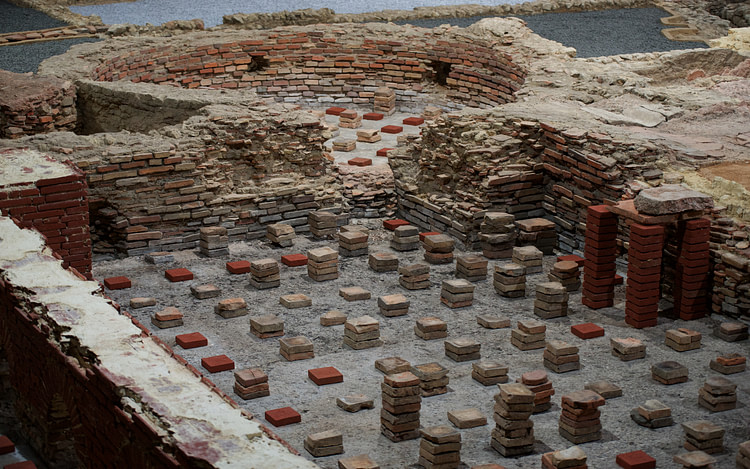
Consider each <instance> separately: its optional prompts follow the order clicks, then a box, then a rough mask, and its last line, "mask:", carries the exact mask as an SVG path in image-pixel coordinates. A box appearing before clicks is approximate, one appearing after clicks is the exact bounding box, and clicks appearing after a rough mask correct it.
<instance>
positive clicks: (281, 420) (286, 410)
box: [265, 407, 302, 427]
mask: <svg viewBox="0 0 750 469" xmlns="http://www.w3.org/2000/svg"><path fill="white" fill-rule="evenodd" d="M265 417H266V420H267V421H268V423H270V424H271V425H273V426H274V427H283V426H284V425H290V424H292V423H299V422H301V421H302V416H301V415H300V414H299V412H297V411H296V410H294V409H292V408H291V407H282V408H280V409H273V410H267V411H266V416H265Z"/></svg>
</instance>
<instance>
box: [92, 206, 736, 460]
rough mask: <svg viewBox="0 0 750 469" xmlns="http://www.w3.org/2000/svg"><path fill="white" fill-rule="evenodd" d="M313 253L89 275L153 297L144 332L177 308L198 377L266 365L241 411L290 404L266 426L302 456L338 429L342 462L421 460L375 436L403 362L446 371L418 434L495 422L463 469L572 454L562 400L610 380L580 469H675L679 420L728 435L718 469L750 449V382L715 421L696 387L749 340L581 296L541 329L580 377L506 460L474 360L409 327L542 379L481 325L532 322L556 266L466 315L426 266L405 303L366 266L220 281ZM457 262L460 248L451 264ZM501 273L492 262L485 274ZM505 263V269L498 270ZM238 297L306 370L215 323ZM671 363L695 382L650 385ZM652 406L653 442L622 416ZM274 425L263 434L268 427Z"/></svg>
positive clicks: (469, 447) (142, 265) (228, 375)
mask: <svg viewBox="0 0 750 469" xmlns="http://www.w3.org/2000/svg"><path fill="white" fill-rule="evenodd" d="M355 222H357V223H364V224H366V225H368V226H370V227H371V228H374V230H373V231H372V232H371V238H370V240H371V247H370V252H377V251H387V252H391V250H390V248H389V247H388V240H389V239H390V233H389V232H386V231H384V230H383V229H382V228H381V227H380V226H381V221H380V220H374V219H371V220H356V221H355ZM318 246H331V247H334V248H335V247H336V242H335V241H333V240H322V241H316V240H312V239H310V238H307V237H304V236H298V237H297V238H296V239H295V242H294V246H293V247H290V248H275V247H272V246H270V245H269V244H268V243H266V242H265V241H262V240H258V241H253V242H247V243H234V244H231V245H230V256H229V258H219V259H206V258H203V257H199V256H198V255H197V251H186V252H180V253H175V258H176V260H175V262H174V263H173V264H169V265H163V266H155V265H151V264H147V263H146V262H145V261H144V259H143V258H142V257H133V258H128V259H122V260H114V261H105V262H97V263H96V264H95V269H94V273H95V277H96V278H97V279H99V280H102V279H103V278H106V277H110V276H117V275H126V276H129V277H130V278H131V279H132V280H133V287H132V288H130V289H128V290H119V291H112V292H109V291H108V292H107V293H108V294H109V295H111V296H112V298H113V299H115V300H116V301H118V302H119V303H120V304H121V305H122V306H123V307H124V308H125V309H128V303H129V300H130V298H132V297H142V296H153V297H155V298H157V299H158V304H157V306H155V307H152V308H145V309H140V310H135V311H131V313H132V314H133V315H134V316H135V317H136V318H137V319H138V320H139V321H141V322H142V323H143V324H147V325H150V316H151V315H152V314H153V313H154V312H155V311H158V310H160V309H161V308H164V307H167V306H175V307H177V308H178V309H180V310H181V311H182V312H183V313H184V314H185V324H184V325H183V326H181V327H177V328H173V329H164V330H160V329H155V330H154V333H155V335H156V336H158V337H159V338H161V339H162V340H164V341H166V342H167V343H169V344H171V345H173V346H175V349H176V352H177V353H180V354H181V355H183V356H184V357H185V358H186V359H187V360H188V361H189V362H190V363H191V364H193V365H194V366H196V367H197V368H198V369H201V370H202V371H205V370H203V369H202V367H201V365H200V360H201V358H202V357H208V356H212V355H218V354H227V355H228V356H229V357H230V358H232V359H233V360H234V361H235V363H236V366H237V367H238V368H245V367H254V366H258V367H261V368H262V369H263V370H264V371H265V372H266V373H267V374H268V376H269V381H270V389H271V395H270V396H268V397H263V398H260V399H256V400H250V401H242V400H241V399H238V401H239V402H240V404H241V405H242V406H243V407H244V408H246V409H247V410H249V411H250V412H252V413H253V414H254V415H256V417H257V418H259V419H261V421H263V422H264V423H266V422H265V421H264V420H263V415H264V412H265V411H266V410H269V409H275V408H279V407H285V406H291V407H292V408H294V409H296V410H297V411H298V412H299V413H300V414H301V415H302V422H301V423H299V424H294V425H290V426H286V427H280V428H274V427H271V428H272V429H273V430H274V431H275V432H277V433H278V434H279V435H280V436H281V437H282V438H284V439H286V440H287V441H288V442H289V443H290V444H291V445H292V446H293V447H295V448H296V449H298V450H299V451H300V452H301V453H302V454H303V455H305V456H307V457H309V458H311V459H312V457H311V456H310V455H309V454H308V453H307V452H306V451H305V450H304V449H303V445H302V443H303V440H304V438H305V436H306V435H308V434H310V433H314V432H319V431H324V430H328V429H338V430H340V431H341V432H342V433H343V435H344V449H345V454H344V456H353V455H357V454H361V453H367V454H369V455H370V456H371V457H372V458H373V459H374V460H375V461H376V462H378V463H379V464H380V466H381V467H382V468H403V467H411V465H413V464H415V463H416V461H417V456H418V441H417V440H414V441H407V442H402V443H392V442H390V440H388V439H386V438H385V437H384V436H382V435H381V434H380V431H379V413H380V407H381V403H380V383H381V382H382V381H383V375H382V374H381V373H380V372H379V371H377V370H376V369H375V368H374V362H375V360H376V359H378V358H383V357H389V356H400V357H402V358H404V359H406V360H408V361H409V362H411V363H412V364H421V363H428V362H432V361H437V362H439V363H441V364H442V365H443V366H445V367H447V368H449V369H450V372H449V375H448V376H449V377H450V384H449V392H448V393H447V394H444V395H440V396H434V397H428V398H424V399H423V402H422V410H421V424H422V426H423V427H424V426H431V425H437V424H448V425H450V423H449V422H448V419H447V415H446V414H447V412H448V411H449V410H455V409H462V408H467V407H477V408H479V409H480V410H481V411H482V412H483V413H484V414H485V415H486V416H487V418H488V421H489V422H490V423H489V424H488V425H486V426H483V427H477V428H473V429H469V430H462V431H461V433H462V438H463V448H462V451H461V456H462V461H463V463H464V464H465V466H462V467H471V466H473V465H478V464H486V463H490V462H494V463H498V464H500V465H503V466H505V467H506V468H509V469H511V468H517V469H525V468H529V469H530V468H538V467H540V457H541V453H543V452H546V451H550V450H557V449H563V448H567V447H569V446H572V444H571V443H569V442H568V441H567V440H565V439H563V438H562V437H561V436H559V434H558V431H557V427H558V425H557V422H558V419H559V415H560V399H561V396H562V395H564V394H566V393H569V392H572V391H576V390H580V389H583V387H584V385H585V384H586V383H588V382H591V381H595V380H599V379H607V380H610V381H611V382H613V383H615V384H617V385H619V386H620V387H621V388H622V389H623V393H624V395H623V396H622V397H620V398H615V399H611V400H608V401H607V404H606V405H605V406H604V407H602V408H601V411H602V417H601V420H602V424H603V428H604V432H603V439H602V440H601V441H598V442H592V443H586V444H583V445H581V446H582V448H583V449H584V451H585V452H586V453H587V454H588V457H589V467H592V468H596V469H609V468H614V467H616V466H615V463H614V460H615V456H616V455H617V454H619V453H624V452H629V451H634V450H637V449H642V450H644V451H646V452H647V453H649V454H650V455H651V456H653V457H654V458H656V460H657V463H658V467H665V468H666V467H674V463H672V457H673V455H675V454H678V453H681V452H684V451H685V450H684V449H682V443H683V442H684V434H683V431H682V429H681V427H680V425H679V424H680V423H681V422H685V421H689V420H696V419H707V420H710V421H712V422H714V423H716V424H719V425H722V426H723V427H724V428H725V429H726V436H725V439H724V444H725V447H726V450H725V451H724V452H723V453H721V454H719V455H717V458H718V460H719V463H718V464H717V465H716V468H717V469H729V468H733V467H734V462H733V461H734V455H735V453H736V451H737V445H738V444H739V443H740V442H742V441H745V440H748V439H750V412H749V411H748V404H750V374H749V373H748V372H747V371H746V372H743V373H741V374H735V375H730V376H728V377H727V378H729V379H730V380H732V381H734V382H735V383H737V384H738V391H737V393H738V399H739V404H738V406H737V408H736V409H734V410H731V411H726V412H720V413H716V414H711V413H709V412H708V411H707V410H705V409H703V408H701V407H699V406H698V389H699V388H700V387H701V386H702V385H703V383H704V381H705V379H706V378H708V377H710V376H716V375H717V373H715V372H714V371H712V370H710V369H709V367H708V363H709V360H710V359H712V358H715V357H716V356H717V355H720V354H723V353H728V352H739V353H742V354H744V355H746V356H747V355H748V352H750V345H749V343H748V341H744V342H741V343H727V342H724V341H721V340H719V339H717V338H715V337H713V336H712V335H711V332H712V330H713V328H714V327H715V326H716V325H717V324H718V323H719V322H722V321H725V320H726V318H723V317H721V316H712V317H710V318H705V319H702V320H698V321H691V322H685V321H679V320H678V321H673V320H670V319H666V318H660V319H659V324H658V326H656V327H653V328H649V329H643V330H636V329H633V328H631V327H629V326H627V325H626V324H625V323H624V320H623V319H624V299H623V297H624V294H623V288H624V287H622V286H620V287H618V290H617V301H616V304H615V307H613V308H606V309H603V310H598V311H594V310H591V309H589V308H587V307H584V306H582V305H581V302H580V293H574V294H572V295H571V298H570V302H569V315H568V316H567V317H563V318H557V319H552V320H547V321H545V322H546V324H547V338H548V339H561V340H564V341H567V342H569V343H571V344H574V345H577V346H579V347H580V356H581V363H582V369H581V370H580V371H575V372H571V373H565V374H555V373H553V372H549V377H550V380H551V382H552V384H553V386H554V389H555V395H554V396H553V397H552V402H553V406H552V409H551V410H549V411H547V412H545V413H542V414H538V415H533V416H532V418H531V420H532V421H533V422H534V432H535V437H536V444H535V452H534V454H533V455H529V456H524V457H520V458H515V459H506V458H503V457H502V456H500V455H499V454H498V453H496V452H495V451H494V450H492V449H491V448H490V446H489V442H490V432H491V430H492V428H493V424H492V408H493V404H494V401H493V396H494V394H496V393H497V388H496V387H495V386H488V387H484V386H482V385H480V384H479V383H477V382H476V381H474V380H472V378H471V375H470V374H471V362H467V363H455V362H453V361H452V360H450V359H448V358H446V357H445V355H444V344H443V340H432V341H423V340H422V339H420V338H418V337H416V336H415V334H414V332H413V327H414V324H415V321H416V319H418V318H420V317H424V316H437V317H439V318H441V319H443V320H445V321H446V322H447V323H448V332H449V338H451V337H453V338H455V337H460V336H469V337H472V338H473V339H475V340H477V341H479V342H481V344H482V350H481V353H482V358H487V359H496V360H500V361H502V362H505V363H506V364H507V365H508V366H509V367H510V371H509V376H510V378H511V380H515V379H516V378H518V377H520V375H521V374H522V373H524V372H526V371H530V370H534V369H540V368H542V367H543V365H542V350H536V351H528V352H522V351H520V350H518V349H516V348H515V347H513V346H512V345H511V344H510V329H497V330H489V329H484V328H482V327H480V326H479V325H478V324H477V322H476V316H477V315H479V314H496V315H504V316H507V317H509V318H510V319H511V323H512V326H513V327H515V323H516V322H517V321H518V320H520V319H529V318H536V316H535V315H534V314H533V306H532V305H533V298H534V285H536V284H537V283H539V282H542V281H547V274H546V272H548V271H549V269H550V267H551V264H552V263H553V262H554V260H555V259H554V256H547V257H546V258H545V273H544V274H534V275H530V276H529V277H528V287H527V296H526V298H522V299H516V300H509V299H505V298H502V297H499V296H498V295H497V294H496V293H495V291H494V289H493V288H492V283H491V280H490V279H489V278H488V280H485V281H481V282H477V283H476V291H475V299H474V304H473V305H472V306H470V307H465V308H461V309H456V310H453V309H449V308H447V307H446V306H444V305H442V304H441V303H440V300H439V297H440V282H441V281H442V280H444V279H449V278H453V277H454V270H455V265H454V264H449V265H442V266H431V269H430V273H431V282H432V286H431V287H430V288H429V289H426V290H419V291H407V290H405V289H403V288H402V287H400V286H399V285H398V275H397V274H396V273H394V272H389V273H376V272H374V271H372V270H370V269H369V268H368V267H367V257H366V256H364V257H357V258H341V259H340V277H339V278H338V279H337V280H333V281H327V282H322V283H318V282H314V281H312V280H311V279H309V277H308V276H307V271H306V268H305V267H295V268H290V267H286V266H284V265H282V268H281V287H279V288H275V289H271V290H263V291H260V290H256V289H254V288H252V287H251V286H250V285H249V284H248V280H247V277H246V276H245V275H231V274H229V273H228V272H227V271H226V269H225V263H226V262H227V261H229V260H241V259H245V260H251V259H258V258H264V257H272V258H275V259H277V260H278V259H280V257H281V255H283V254H290V253H297V252H301V253H305V252H306V251H307V250H308V249H310V248H313V247H318ZM460 253H461V250H460V249H457V251H456V254H457V255H458V254H460ZM422 254H423V251H422V249H421V248H420V250H418V251H413V252H408V253H400V254H399V258H400V260H401V263H402V265H403V264H409V263H414V262H421V261H422ZM498 262H499V261H491V262H490V271H491V270H492V267H493V265H495V264H497V263H498ZM502 262H504V261H502ZM176 267H186V268H188V269H190V270H191V271H192V272H193V273H194V274H195V279H194V280H193V281H191V282H184V283H175V284H170V283H169V282H168V281H167V280H166V279H165V278H164V274H163V271H164V270H165V269H168V268H176ZM203 283H214V284H216V285H217V286H220V287H221V288H222V295H221V297H220V298H215V299H210V300H196V299H194V298H193V297H192V296H191V294H190V288H189V287H190V285H191V284H203ZM347 286H361V287H364V288H366V289H368V290H370V291H371V292H372V299H370V300H366V301H357V302H347V301H345V300H344V299H343V298H341V297H340V296H339V295H338V290H339V288H341V287H347ZM289 293H304V294H306V295H308V296H310V297H311V298H312V301H313V304H312V306H311V307H307V308H302V309H294V310H289V309H286V308H284V307H283V306H282V305H280V304H279V297H280V296H282V295H285V294H289ZM392 293H403V294H405V295H406V296H407V297H408V298H409V299H410V301H411V306H410V309H409V314H408V315H407V316H402V317H396V318H386V317H383V316H381V315H380V314H379V312H378V307H377V298H378V297H379V296H382V295H386V294H392ZM232 297H242V298H244V299H245V300H246V301H247V302H248V304H249V306H250V316H255V315H261V314H269V313H273V314H276V315H279V316H280V317H281V318H282V319H283V320H284V322H285V331H286V337H292V336H296V335H304V336H306V337H308V338H309V339H311V340H312V341H313V343H314V347H315V358H313V359H309V360H303V361H296V362H287V361H285V360H284V359H283V358H282V357H281V355H279V345H278V340H277V339H264V340H261V339H258V338H257V337H255V336H254V335H252V334H251V333H250V325H249V317H248V316H244V317H240V318H235V319H222V318H221V317H219V316H217V315H216V314H214V312H213V308H214V305H215V304H216V303H217V302H218V301H219V300H220V299H224V298H232ZM331 309H339V310H341V311H343V312H344V313H345V314H347V315H348V316H349V317H358V316H362V315H365V314H367V315H370V316H372V317H375V318H377V319H378V320H379V321H380V329H381V338H382V339H383V341H384V345H383V346H382V347H378V348H373V349H366V350H361V351H355V350H352V349H350V348H348V347H346V346H345V345H343V343H342V338H343V335H344V333H343V329H344V326H334V327H322V326H321V325H320V323H319V317H320V315H321V314H323V313H325V312H326V311H328V310H331ZM584 322H594V323H596V324H599V325H601V326H602V327H604V329H605V331H606V335H605V336H604V337H600V338H596V339H591V340H586V341H584V340H581V339H579V338H577V337H575V336H574V335H573V334H571V333H570V326H571V325H574V324H579V323H584ZM676 327H688V328H691V329H694V330H697V331H699V332H701V333H702V334H703V346H702V348H701V349H700V350H694V351H689V352H684V353H678V352H676V351H674V350H672V349H670V348H668V347H666V346H665V345H664V333H665V330H667V329H670V328H676ZM195 331H198V332H201V333H202V334H203V335H205V336H206V337H207V338H208V340H209V345H208V346H207V347H202V348H197V349H191V350H182V349H181V348H180V347H177V346H176V345H175V339H174V338H175V336H176V335H177V334H184V333H189V332H195ZM613 337H635V338H638V339H641V340H643V341H644V343H645V344H647V356H646V358H645V359H642V360H635V361H632V362H627V363H626V362H621V361H619V360H618V359H616V358H615V357H613V356H612V355H611V354H610V345H609V340H610V338H613ZM665 360H675V361H678V362H680V363H682V364H683V365H685V366H687V367H688V368H689V372H690V379H689V381H688V382H686V383H682V384H677V385H672V386H665V385H662V384H659V383H657V382H656V381H654V380H652V379H651V377H650V367H651V365H652V364H653V363H656V362H661V361H665ZM324 366H334V367H336V368H337V369H338V370H340V371H341V372H342V373H343V375H344V382H343V383H339V384H333V385H327V386H321V387H319V386H317V385H315V384H314V383H313V382H312V381H310V380H309V379H308V377H307V370H308V369H312V368H318V367H324ZM207 375H208V376H209V378H210V379H211V380H213V381H214V382H215V383H216V384H217V385H218V386H219V387H220V388H221V389H222V390H224V391H225V392H227V393H228V394H229V395H234V394H233V391H232V385H233V383H234V378H233V373H232V372H231V371H226V372H221V373H216V374H209V373H207ZM350 393H363V394H366V395H368V396H371V397H372V398H374V399H375V409H372V410H365V411H361V412H359V413H356V414H352V413H348V412H345V411H343V410H341V409H339V408H338V407H337V406H336V404H335V400H336V398H337V397H340V396H344V395H347V394H350ZM647 399H659V400H661V401H662V402H664V403H665V404H667V405H669V406H670V407H671V408H672V413H673V417H674V420H675V422H676V424H675V425H673V426H671V427H667V428H661V429H658V430H648V429H645V428H643V427H640V426H638V425H636V424H635V423H634V422H633V421H632V420H631V419H630V417H629V413H630V410H631V409H632V408H634V407H637V406H638V405H640V404H642V403H644V402H645V401H646V400H647ZM269 425H270V424H269ZM339 457H341V456H330V457H326V458H318V459H316V462H317V463H318V464H319V465H320V466H321V467H323V468H335V467H336V461H337V460H338V459H339Z"/></svg>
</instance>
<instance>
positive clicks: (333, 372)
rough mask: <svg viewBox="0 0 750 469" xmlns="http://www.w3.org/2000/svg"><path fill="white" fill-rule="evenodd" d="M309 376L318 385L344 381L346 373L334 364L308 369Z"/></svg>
mask: <svg viewBox="0 0 750 469" xmlns="http://www.w3.org/2000/svg"><path fill="white" fill-rule="evenodd" d="M307 376H308V377H309V378H310V379H311V380H312V381H313V383H315V384H317V385H318V386H323V385H326V384H333V383H341V382H343V381H344V375H342V374H341V372H340V371H339V370H337V369H336V368H334V367H332V366H327V367H324V368H315V369H312V370H307Z"/></svg>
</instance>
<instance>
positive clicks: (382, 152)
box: [375, 148, 393, 156]
mask: <svg viewBox="0 0 750 469" xmlns="http://www.w3.org/2000/svg"><path fill="white" fill-rule="evenodd" d="M391 150H393V148H381V149H380V150H378V151H377V153H375V154H376V155H377V156H388V152H389V151H391Z"/></svg>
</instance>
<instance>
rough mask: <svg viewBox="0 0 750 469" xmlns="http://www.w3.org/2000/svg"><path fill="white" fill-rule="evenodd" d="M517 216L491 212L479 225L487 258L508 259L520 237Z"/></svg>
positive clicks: (483, 249)
mask: <svg viewBox="0 0 750 469" xmlns="http://www.w3.org/2000/svg"><path fill="white" fill-rule="evenodd" d="M515 220H516V217H514V216H513V215H511V214H509V213H502V212H490V213H487V214H486V215H485V216H484V220H483V221H482V224H481V225H479V241H480V243H481V246H482V255H483V256H484V257H486V258H487V259H508V258H510V257H511V255H513V246H515V245H516V238H517V237H518V233H517V228H516V225H515Z"/></svg>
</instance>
